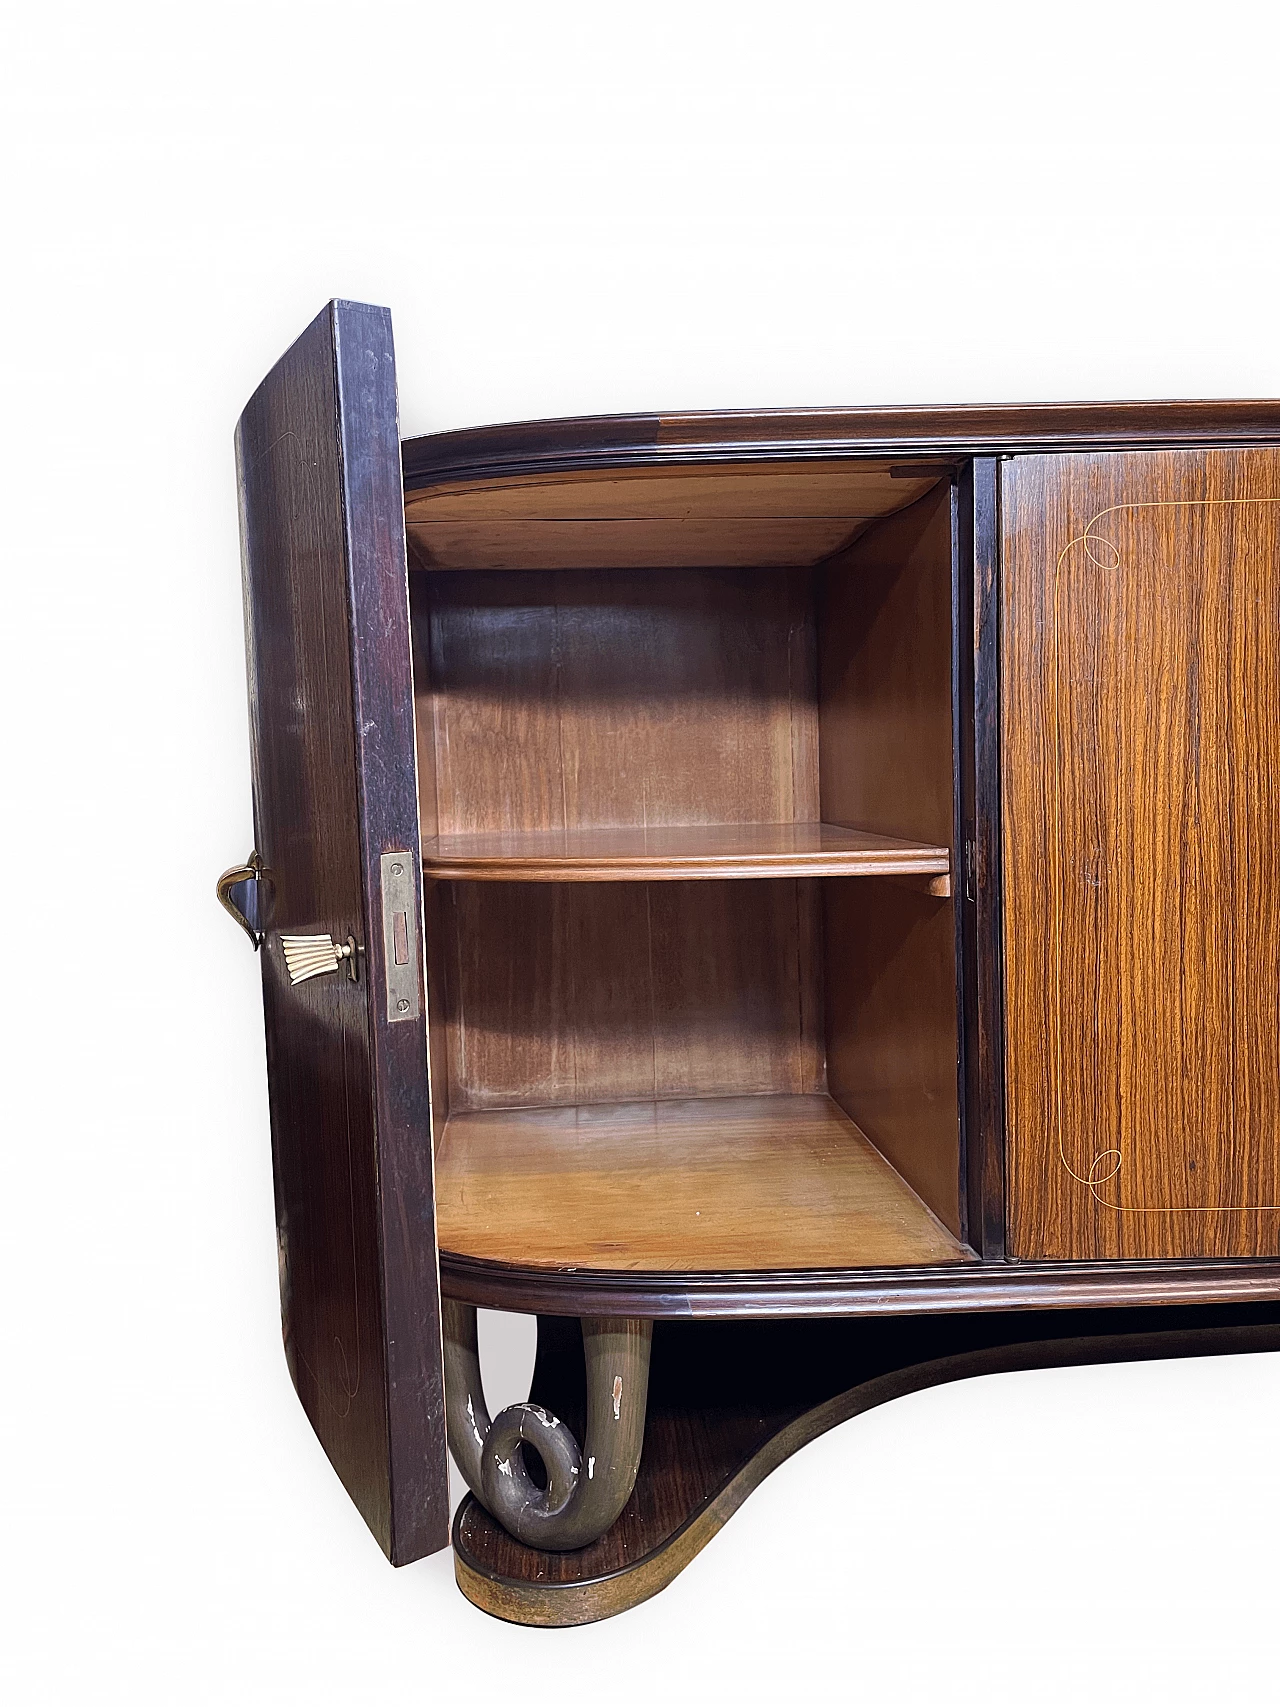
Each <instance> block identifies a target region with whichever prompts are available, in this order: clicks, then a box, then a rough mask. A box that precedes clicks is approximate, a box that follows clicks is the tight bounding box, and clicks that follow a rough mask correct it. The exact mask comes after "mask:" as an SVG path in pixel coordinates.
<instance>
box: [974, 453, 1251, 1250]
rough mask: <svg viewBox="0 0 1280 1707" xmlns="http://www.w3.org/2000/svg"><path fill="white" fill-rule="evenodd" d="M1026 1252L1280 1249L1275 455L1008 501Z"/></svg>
mask: <svg viewBox="0 0 1280 1707" xmlns="http://www.w3.org/2000/svg"><path fill="white" fill-rule="evenodd" d="M1003 502H1004V537H1005V570H1004V576H1005V579H1004V612H1003V639H1002V661H1003V677H1004V687H1003V711H1002V751H1003V778H1002V784H1003V798H1004V810H1005V833H1004V849H1003V855H1004V897H1005V921H1004V929H1005V981H1006V1015H1007V1026H1008V1032H1007V1050H1006V1063H1007V1095H1008V1120H1009V1143H1008V1162H1009V1189H1010V1235H1011V1237H1010V1248H1011V1250H1012V1251H1013V1252H1014V1253H1015V1254H1017V1255H1019V1256H1066V1257H1111V1256H1125V1257H1128V1256H1134V1257H1142V1256H1154V1257H1162V1256H1167V1257H1173V1256H1198V1255H1204V1256H1252V1255H1274V1254H1275V1253H1276V1252H1277V1251H1278V1250H1280V1207H1265V1206H1280V912H1277V909H1276V906H1275V897H1276V895H1277V893H1280V833H1278V832H1277V812H1276V807H1277V799H1276V795H1277V777H1280V642H1278V641H1277V635H1278V634H1280V452H1277V451H1274V450H1251V451H1232V452H1215V451H1207V452H1193V451H1186V452H1176V453H1166V454H1162V455H1158V456H1157V455H1139V454H1134V455H1116V456H1103V455H1092V456H1069V457H1061V458H1055V459H1048V458H1028V459H1019V460H1018V461H1016V462H1015V463H1013V464H1010V465H1007V466H1006V469H1005V480H1004V492H1003Z"/></svg>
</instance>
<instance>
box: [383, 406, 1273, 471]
mask: <svg viewBox="0 0 1280 1707" xmlns="http://www.w3.org/2000/svg"><path fill="white" fill-rule="evenodd" d="M1277 440H1280V403H1278V402H1275V401H1255V402H1227V401H1211V402H1206V401H1202V400H1200V399H1195V400H1188V401H1178V402H1162V403H1150V402H1134V403H1028V404H970V405H961V406H959V407H951V408H943V409H938V408H931V407H907V408H898V409H874V408H873V409H774V410H762V409H737V410H725V411H720V412H712V411H706V412H700V413H684V414H681V413H669V414H665V415H656V414H648V415H596V416H582V417H578V418H576V419H567V420H566V419H562V420H550V421H519V422H514V423H512V424H509V425H504V426H498V427H470V428H464V429H462V430H461V431H457V432H449V433H433V434H429V435H427V436H425V437H421V438H413V439H407V440H406V441H405V443H404V447H403V448H404V473H405V485H406V487H407V488H408V489H409V490H410V491H411V492H414V493H417V492H420V491H424V490H426V489H427V488H429V487H431V486H434V485H438V484H441V483H446V482H448V483H452V482H456V481H459V480H479V479H499V478H508V479H509V478H511V477H512V476H521V475H524V474H544V475H559V474H561V473H563V472H564V471H565V470H568V469H588V468H600V469H608V470H610V471H611V472H613V473H615V474H616V473H617V472H618V471H620V470H624V469H638V468H643V467H650V466H653V467H662V468H665V469H668V470H670V469H675V468H679V467H681V466H683V465H686V464H689V463H696V462H699V461H705V460H707V459H724V460H725V461H728V462H739V461H741V460H743V459H744V458H748V457H750V458H752V459H755V458H760V459H762V460H763V459H769V458H773V457H783V458H787V459H789V460H794V459H795V458H796V457H797V456H801V455H803V456H827V457H858V456H875V455H884V454H886V453H889V454H894V455H899V456H902V455H905V456H915V457H917V458H921V459H925V458H932V457H934V455H935V453H941V454H944V455H947V456H954V457H957V458H960V459H963V458H968V457H971V456H975V455H991V454H993V453H999V452H1003V451H1020V452H1026V451H1034V450H1071V449H1077V450H1078V449H1081V448H1085V447H1096V448H1100V449H1118V448H1123V447H1126V446H1127V447H1142V446H1166V447H1170V446H1175V445H1190V446H1202V445H1233V444H1249V443H1253V444H1267V443H1275V442H1276V441H1277Z"/></svg>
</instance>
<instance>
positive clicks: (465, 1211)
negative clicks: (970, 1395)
mask: <svg viewBox="0 0 1280 1707" xmlns="http://www.w3.org/2000/svg"><path fill="white" fill-rule="evenodd" d="M436 1213H437V1225H438V1237H439V1242H440V1247H441V1249H442V1250H445V1251H450V1252H453V1253H455V1254H457V1255H459V1256H468V1257H473V1258H480V1259H483V1260H486V1261H492V1262H496V1263H511V1264H518V1265H521V1266H526V1267H547V1268H568V1267H582V1268H604V1269H613V1270H618V1269H624V1270H625V1269H634V1270H648V1271H655V1272H661V1271H664V1270H672V1271H682V1272H686V1273H687V1272H692V1271H698V1270H723V1269H733V1270H753V1269H826V1268H846V1267H857V1266H864V1265H877V1266H885V1267H889V1266H894V1265H898V1264H902V1265H906V1264H916V1265H921V1264H931V1263H955V1262H964V1261H967V1260H971V1253H970V1252H969V1251H968V1250H967V1249H966V1248H965V1247H964V1246H963V1245H961V1244H960V1243H959V1241H958V1240H956V1239H955V1238H953V1236H952V1235H951V1234H950V1233H949V1232H948V1231H947V1230H946V1228H945V1227H943V1225H942V1224H941V1222H940V1221H938V1220H937V1218H936V1217H935V1216H934V1215H933V1214H932V1213H931V1212H930V1210H929V1209H927V1208H926V1207H925V1205H924V1204H923V1203H922V1202H921V1201H920V1199H919V1198H918V1197H917V1196H916V1195H915V1193H914V1192H913V1191H912V1190H911V1189H910V1188H909V1187H908V1186H907V1185H906V1184H905V1182H904V1181H903V1180H902V1179H901V1178H900V1177H899V1175H898V1174H896V1173H895V1172H894V1170H893V1169H892V1168H891V1167H890V1166H889V1164H888V1163H887V1162H886V1161H885V1160H884V1159H883V1157H881V1156H880V1155H879V1153H878V1152H877V1151H876V1150H875V1149H874V1147H873V1146H872V1145H871V1144H870V1143H869V1142H868V1141H867V1139H866V1138H864V1137H863V1135H862V1133H861V1132H860V1131H859V1130H858V1128H857V1127H856V1126H855V1125H854V1124H853V1122H852V1121H851V1120H849V1119H848V1117H847V1116H846V1115H845V1114H844V1113H843V1112H842V1111H841V1110H840V1109H839V1108H838V1107H837V1105H836V1104H835V1103H834V1102H832V1101H831V1099H830V1098H829V1097H826V1096H762V1097H714V1098H705V1099H692V1100H685V1101H677V1102H656V1103H655V1102H649V1103H645V1102H630V1103H614V1104H596V1105H591V1106H579V1107H571V1108H525V1109H491V1110H486V1111H484V1112H481V1113H472V1114H455V1115H454V1116H453V1117H452V1118H451V1119H450V1120H449V1122H448V1125H447V1127H446V1129H445V1135H444V1141H443V1143H442V1145H441V1147H440V1154H439V1157H438V1160H437V1174H436Z"/></svg>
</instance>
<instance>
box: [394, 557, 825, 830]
mask: <svg viewBox="0 0 1280 1707" xmlns="http://www.w3.org/2000/svg"><path fill="white" fill-rule="evenodd" d="M415 579H416V577H415ZM417 596H419V597H421V598H422V599H423V600H424V601H425V603H426V605H427V607H428V611H429V615H428V617H427V619H426V620H427V622H428V624H429V630H430V668H429V692H430V694H431V696H432V720H433V728H434V750H435V775H436V791H437V792H436V821H437V828H438V833H439V834H440V835H444V836H448V835H477V834H490V833H507V832H513V831H514V832H524V831H545V830H568V831H577V830H584V829H592V828H596V827H599V826H608V827H613V828H636V829H639V828H660V827H669V826H676V825H686V824H777V823H788V822H794V821H801V822H814V821H816V820H817V819H818V818H819V816H820V814H819V812H818V762H817V707H816V687H815V681H814V672H815V664H814V655H813V646H814V636H813V610H812V600H811V597H810V591H809V578H808V576H807V574H804V573H795V574H792V573H781V574H779V573H776V572H768V571H761V570H755V571H748V570H743V571H716V570H710V571H697V570H690V571H684V572H680V573H675V572H670V573H667V572H664V571H662V570H654V571H652V572H642V573H630V572H627V571H625V570H612V571H604V570H602V571H599V572H598V573H594V574H589V573H576V572H564V573H559V574H547V575H540V574H534V573H527V574H516V575H511V574H501V573H494V574H476V575H462V574H459V575H432V576H430V577H428V578H427V579H426V584H425V586H424V587H423V588H422V589H421V590H420V592H419V593H418V595H417Z"/></svg>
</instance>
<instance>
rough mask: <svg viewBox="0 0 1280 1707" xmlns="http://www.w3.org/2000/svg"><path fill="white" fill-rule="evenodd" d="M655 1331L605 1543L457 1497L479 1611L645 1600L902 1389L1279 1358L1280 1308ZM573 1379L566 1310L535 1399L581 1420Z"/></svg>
mask: <svg viewBox="0 0 1280 1707" xmlns="http://www.w3.org/2000/svg"><path fill="white" fill-rule="evenodd" d="M654 1341H655V1343H654V1347H653V1360H652V1370H651V1380H650V1389H649V1402H648V1417H647V1423H646V1435H645V1443H644V1461H643V1463H642V1464H641V1465H640V1468H639V1474H638V1476H637V1478H636V1485H635V1489H634V1491H633V1492H632V1495H631V1497H630V1499H629V1500H628V1501H627V1503H626V1506H625V1508H624V1509H623V1510H622V1511H621V1513H619V1515H618V1517H617V1520H616V1521H615V1522H614V1523H613V1524H612V1526H611V1527H610V1528H609V1529H608V1530H607V1531H606V1532H605V1533H604V1534H603V1535H602V1536H601V1537H600V1539H599V1540H598V1541H594V1542H592V1543H591V1544H590V1545H587V1546H584V1547H582V1548H581V1549H580V1550H577V1551H574V1552H571V1553H566V1552H554V1551H549V1550H544V1549H542V1548H540V1547H528V1546H522V1545H521V1544H520V1542H518V1541H513V1540H512V1538H511V1536H510V1535H509V1534H508V1533H507V1532H506V1531H505V1530H504V1529H503V1528H502V1527H500V1525H499V1524H497V1523H496V1522H495V1521H494V1519H493V1518H492V1517H491V1516H490V1515H489V1514H488V1512H487V1511H486V1510H485V1509H484V1508H483V1506H482V1505H481V1504H479V1503H478V1502H477V1501H476V1500H474V1499H468V1500H464V1501H463V1503H462V1504H461V1505H460V1506H459V1507H458V1511H457V1514H456V1516H455V1518H454V1525H453V1550H454V1570H455V1573H456V1576H457V1579H458V1586H459V1587H460V1588H461V1590H462V1592H463V1593H464V1594H465V1595H466V1596H467V1598H468V1600H471V1601H473V1602H474V1603H475V1605H477V1606H479V1607H481V1608H483V1610H484V1611H486V1612H490V1613H492V1614H493V1615H494V1616H495V1617H496V1618H504V1619H507V1620H509V1621H510V1622H512V1623H516V1624H542V1625H565V1624H586V1623H590V1622H591V1621H592V1620H593V1619H596V1618H609V1617H611V1616H612V1615H613V1614H614V1613H617V1612H622V1611H624V1610H625V1609H626V1608H627V1607H631V1606H636V1605H638V1604H639V1603H640V1602H641V1601H643V1600H647V1599H648V1598H649V1596H650V1595H653V1594H657V1593H658V1591H659V1590H660V1589H662V1588H664V1587H665V1586H666V1585H667V1584H668V1583H669V1582H670V1581H671V1580H672V1578H673V1577H675V1576H676V1575H678V1573H679V1572H680V1571H682V1570H683V1569H684V1567H685V1566H686V1565H687V1564H688V1563H689V1561H690V1559H692V1558H693V1557H694V1555H695V1554H696V1553H697V1552H698V1550H699V1549H700V1548H702V1547H705V1546H706V1544H707V1542H708V1541H709V1540H710V1539H711V1537H712V1536H713V1535H715V1534H716V1532H717V1531H718V1530H719V1529H721V1528H722V1527H723V1525H724V1524H725V1523H726V1522H727V1521H728V1519H729V1518H730V1517H731V1516H732V1514H733V1513H734V1512H735V1511H736V1510H737V1509H738V1507H739V1506H740V1505H741V1504H742V1502H743V1501H744V1500H745V1499H746V1498H747V1496H748V1495H749V1494H750V1493H751V1491H752V1489H753V1488H755V1487H758V1486H759V1484H760V1482H761V1481H763V1479H764V1478H765V1476H767V1475H768V1474H769V1472H770V1471H771V1470H773V1469H775V1468H776V1467H777V1466H778V1465H779V1464H780V1463H782V1461H783V1460H784V1459H785V1458H787V1457H788V1456H789V1455H790V1454H791V1453H793V1452H795V1451H797V1450H798V1449H799V1448H800V1447H801V1446H803V1445H804V1444H805V1442H806V1441H809V1440H813V1439H815V1438H816V1437H817V1436H818V1435H820V1434H823V1433H824V1432H825V1431H826V1430H827V1429H829V1428H833V1427H834V1426H835V1425H836V1424H837V1423H840V1422H843V1421H845V1420H846V1419H847V1418H849V1417H853V1416H857V1415H858V1414H859V1412H861V1411H866V1410H869V1409H870V1408H871V1407H872V1406H874V1405H880V1404H884V1403H886V1402H887V1401H889V1400H891V1399H895V1398H898V1397H900V1396H901V1395H902V1394H905V1393H914V1392H918V1391H920V1390H921V1389H922V1388H925V1387H932V1386H936V1385H938V1384H939V1383H940V1382H944V1381H959V1380H963V1379H965V1378H967V1377H969V1376H972V1375H986V1374H995V1373H997V1372H1000V1371H1008V1370H1014V1369H1044V1368H1055V1367H1063V1366H1069V1365H1073V1364H1088V1363H1110V1362H1129V1361H1132V1360H1136V1359H1142V1358H1153V1357H1195V1356H1221V1355H1223V1354H1225V1353H1235V1352H1247V1351H1274V1350H1277V1349H1280V1304H1276V1303H1267V1304H1250V1305H1222V1306H1219V1305H1194V1306H1189V1307H1185V1308H1180V1307H1175V1306H1170V1305H1161V1306H1159V1307H1158V1308H1151V1309H1131V1310H1125V1309H1105V1310H1104V1309H1098V1310H1049V1311H1012V1312H1009V1313H1007V1314H1005V1313H996V1314H991V1315H987V1314H979V1315H972V1316H965V1315H958V1316H932V1317H930V1316H919V1317H881V1318H878V1319H866V1318H863V1319H861V1320H858V1319H854V1320H851V1321H839V1320H832V1321H809V1322H805V1321H791V1322H785V1321H784V1322H768V1321H765V1322H751V1321H746V1322H714V1321H712V1322H659V1323H658V1325H657V1332H656V1334H655V1336H654ZM581 1379H582V1350H581V1347H580V1345H579V1344H578V1343H577V1331H576V1326H575V1324H574V1323H573V1321H572V1320H568V1321H565V1320H561V1319H560V1318H539V1323H538V1362H537V1366H536V1367H535V1369H534V1375H533V1390H532V1391H533V1398H534V1399H535V1400H538V1399H541V1400H544V1401H545V1402H546V1403H548V1404H550V1405H553V1406H554V1407H555V1408H556V1409H557V1410H558V1411H561V1412H562V1413H563V1414H564V1415H566V1416H568V1417H570V1418H573V1419H574V1420H575V1421H577V1420H578V1419H579V1418H580V1417H581V1416H582V1415H583V1414H584V1411H585V1409H586V1407H585V1406H584V1404H583V1395H582V1391H581ZM836 1503H837V1506H838V1502H836ZM834 1510H835V1508H833V1512H834ZM823 1516H824V1518H825V1519H826V1520H827V1521H830V1520H831V1518H832V1514H831V1513H824V1514H823Z"/></svg>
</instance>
